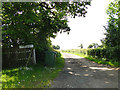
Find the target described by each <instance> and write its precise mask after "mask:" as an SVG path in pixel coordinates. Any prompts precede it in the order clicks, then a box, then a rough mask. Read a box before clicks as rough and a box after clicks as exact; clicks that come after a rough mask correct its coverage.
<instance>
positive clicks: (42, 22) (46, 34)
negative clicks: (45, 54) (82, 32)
mask: <svg viewBox="0 0 120 90" xmlns="http://www.w3.org/2000/svg"><path fill="white" fill-rule="evenodd" d="M2 5H3V7H2V36H3V38H2V42H3V43H2V44H3V47H5V48H10V47H11V46H13V47H18V46H19V45H27V44H34V46H35V48H38V49H40V50H44V49H46V48H49V47H50V46H51V41H50V39H49V38H50V37H53V38H55V36H56V33H57V32H69V31H70V28H69V27H68V24H67V22H68V21H67V20H66V19H64V17H65V16H71V17H73V18H75V17H76V16H83V17H85V14H86V13H87V11H86V9H87V5H90V2H84V1H81V2H73V3H69V2H3V3H2Z"/></svg>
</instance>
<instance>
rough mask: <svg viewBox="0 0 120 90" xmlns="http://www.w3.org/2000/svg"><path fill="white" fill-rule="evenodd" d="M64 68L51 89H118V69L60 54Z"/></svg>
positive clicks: (71, 55)
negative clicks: (63, 61) (63, 60)
mask: <svg viewBox="0 0 120 90" xmlns="http://www.w3.org/2000/svg"><path fill="white" fill-rule="evenodd" d="M62 54H63V56H64V59H65V66H64V68H63V71H61V73H60V74H59V76H58V77H57V78H56V79H55V80H54V81H53V83H52V87H51V88H118V69H117V68H112V67H110V66H107V65H102V64H97V63H95V62H92V61H89V60H87V59H85V58H81V57H79V56H76V55H73V54H68V53H62Z"/></svg>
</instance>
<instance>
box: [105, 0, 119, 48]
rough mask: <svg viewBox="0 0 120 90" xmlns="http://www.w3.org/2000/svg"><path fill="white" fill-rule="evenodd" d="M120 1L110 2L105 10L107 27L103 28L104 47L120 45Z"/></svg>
mask: <svg viewBox="0 0 120 90" xmlns="http://www.w3.org/2000/svg"><path fill="white" fill-rule="evenodd" d="M119 6H120V1H119V0H116V1H114V2H111V3H110V4H109V6H108V8H107V15H108V16H109V18H108V23H107V26H104V28H105V30H106V33H105V35H106V38H105V39H104V44H105V46H106V47H115V46H116V45H120V38H119V36H120V29H119V24H120V17H119V16H120V12H119V11H120V8H119Z"/></svg>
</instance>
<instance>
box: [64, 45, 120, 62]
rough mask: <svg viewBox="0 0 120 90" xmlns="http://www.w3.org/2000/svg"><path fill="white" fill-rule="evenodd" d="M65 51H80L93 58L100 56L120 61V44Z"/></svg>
mask: <svg viewBox="0 0 120 90" xmlns="http://www.w3.org/2000/svg"><path fill="white" fill-rule="evenodd" d="M63 52H72V53H79V54H81V55H84V56H85V55H87V56H90V57H93V58H100V59H104V60H107V61H109V60H111V61H113V62H118V61H120V46H116V47H109V48H95V49H72V50H63Z"/></svg>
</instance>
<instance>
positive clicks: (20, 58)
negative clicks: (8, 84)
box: [2, 48, 36, 68]
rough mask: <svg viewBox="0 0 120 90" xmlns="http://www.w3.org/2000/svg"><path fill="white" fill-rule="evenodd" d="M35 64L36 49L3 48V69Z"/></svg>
mask: <svg viewBox="0 0 120 90" xmlns="http://www.w3.org/2000/svg"><path fill="white" fill-rule="evenodd" d="M28 59H29V62H28V65H32V64H35V63H36V62H35V60H34V49H32V48H3V49H2V67H3V68H6V67H20V66H25V65H26V63H27V61H28Z"/></svg>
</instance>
